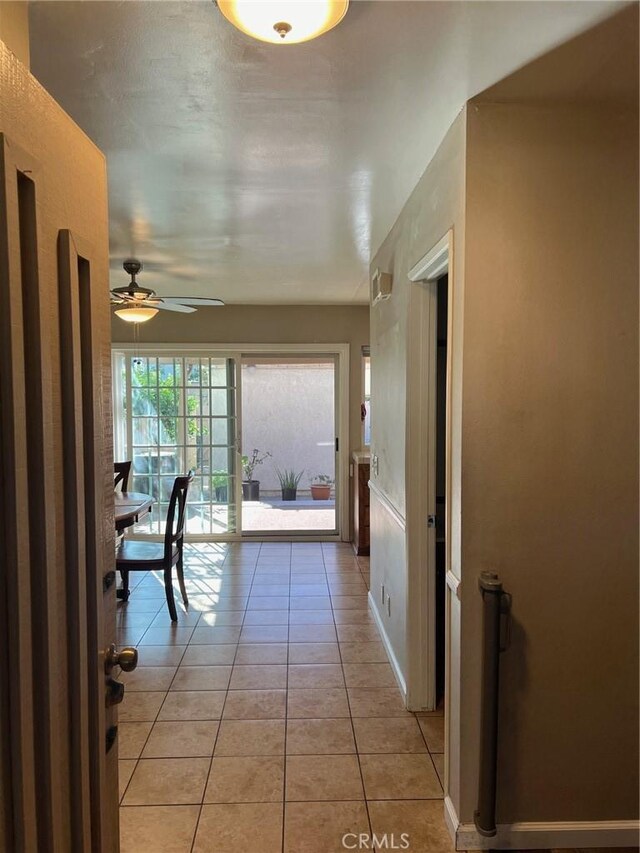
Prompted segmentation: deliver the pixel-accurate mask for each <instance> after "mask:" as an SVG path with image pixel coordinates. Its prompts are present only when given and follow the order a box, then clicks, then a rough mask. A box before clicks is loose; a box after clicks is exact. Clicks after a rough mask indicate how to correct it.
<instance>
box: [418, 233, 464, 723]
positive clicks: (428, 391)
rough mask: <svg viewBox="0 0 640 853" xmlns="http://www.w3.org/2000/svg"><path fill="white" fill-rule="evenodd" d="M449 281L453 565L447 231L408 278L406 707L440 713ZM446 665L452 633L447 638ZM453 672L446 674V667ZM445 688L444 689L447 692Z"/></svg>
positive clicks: (447, 532)
mask: <svg viewBox="0 0 640 853" xmlns="http://www.w3.org/2000/svg"><path fill="white" fill-rule="evenodd" d="M445 274H448V276H449V316H448V330H447V331H448V338H449V341H448V346H447V380H446V387H447V412H446V432H447V434H446V440H445V443H446V451H445V452H446V457H445V469H446V504H445V538H446V543H445V554H446V556H445V559H446V569H447V573H448V572H449V569H450V565H451V561H450V555H451V440H450V431H451V353H452V349H453V347H452V341H451V336H452V314H453V312H452V306H453V231H451V230H450V231H448V232H447V234H445V236H444V237H443V238H442V239H441V240H439V241H438V243H436V245H435V246H433V248H432V249H431V250H430V251H429V252H427V254H426V255H424V257H422V258H421V259H420V260H419V261H418V263H417V264H415V265H414V266H413V267H412V268H411V270H410V271H409V273H408V278H409V281H411V282H413V284H412V285H411V295H410V310H409V334H408V353H409V358H408V360H407V395H408V399H409V400H410V401H411V402H410V405H408V407H407V412H408V418H407V450H406V458H407V469H406V482H407V573H408V602H409V603H408V612H407V647H408V651H409V655H408V670H409V671H408V678H407V703H408V706H409V708H411V709H412V710H434V709H435V706H436V695H435V682H436V634H435V614H436V582H435V581H436V567H435V535H436V531H435V528H429V527H428V526H427V518H428V516H429V515H431V514H435V504H434V505H432V503H433V500H434V495H435V465H434V460H435V442H436V389H435V381H434V378H435V358H436V351H437V342H436V314H437V295H436V287H437V284H436V282H437V280H438V279H439V278H441V277H442V276H443V275H445ZM446 642H447V651H446V652H445V655H446V658H445V659H448V642H449V638H448V634H447V637H446ZM446 670H447V671H448V667H446ZM446 690H447V684H446V683H445V692H446Z"/></svg>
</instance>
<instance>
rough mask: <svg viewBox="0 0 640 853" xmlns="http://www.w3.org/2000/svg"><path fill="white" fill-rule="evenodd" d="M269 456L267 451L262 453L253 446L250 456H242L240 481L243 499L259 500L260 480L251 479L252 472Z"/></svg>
mask: <svg viewBox="0 0 640 853" xmlns="http://www.w3.org/2000/svg"><path fill="white" fill-rule="evenodd" d="M270 456H271V454H270V453H269V451H265V452H264V453H262V452H261V451H260V450H258V449H257V448H255V447H254V449H253V450H252V451H251V455H250V456H243V457H242V473H243V474H244V480H243V481H242V498H243V500H245V501H259V500H260V480H254V479H253V472H254V471H255V469H256V468H257V467H258V465H262V463H263V462H264V460H265V459H268V458H269V457H270Z"/></svg>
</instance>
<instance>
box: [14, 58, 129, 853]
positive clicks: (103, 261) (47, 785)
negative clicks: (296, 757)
mask: <svg viewBox="0 0 640 853" xmlns="http://www.w3.org/2000/svg"><path fill="white" fill-rule="evenodd" d="M0 121H1V124H0V463H1V466H2V469H1V474H2V483H1V486H0V518H1V519H2V534H1V535H0V585H1V588H0V602H1V603H0V621H1V622H2V627H0V631H1V632H2V636H1V638H0V639H1V640H2V641H3V642H4V650H5V658H6V660H7V661H9V666H6V667H2V668H0V739H1V745H2V755H1V759H0V760H1V771H2V775H1V784H0V790H1V791H2V794H3V808H2V810H1V811H0V818H1V819H2V822H3V825H2V829H1V830H0V839H2V843H3V849H7V850H12V851H16V853H19V852H20V851H29V853H30V851H34V850H37V851H38V853H49V851H89V850H91V851H104V853H111V851H116V850H117V845H118V841H117V837H118V824H117V767H116V765H117V746H116V747H115V748H113V749H112V750H110V751H109V753H108V754H107V752H106V746H105V731H106V729H108V727H109V725H110V724H111V722H112V719H111V717H110V716H109V714H108V713H107V710H106V708H105V675H104V661H103V651H104V649H105V648H106V646H107V644H108V642H111V641H113V639H114V636H115V616H114V613H115V603H114V595H115V589H114V588H113V587H112V588H111V590H110V591H109V592H107V593H106V594H105V595H103V593H102V579H103V576H104V575H105V573H107V572H108V571H109V570H110V569H112V568H113V561H114V552H113V546H114V542H113V540H114V527H113V480H112V468H111V462H112V454H111V427H110V424H111V419H110V412H109V399H110V398H109V387H110V371H109V367H110V362H109V336H110V335H109V331H110V330H109V319H110V318H109V303H108V279H107V270H108V256H107V251H108V241H107V227H106V226H107V218H106V180H105V170H104V159H103V158H102V155H101V154H100V152H98V151H97V150H96V149H95V146H93V144H92V143H91V142H90V141H89V140H87V139H86V137H84V135H83V134H82V132H81V131H80V130H79V129H78V128H77V127H76V126H75V125H74V124H73V122H71V120H70V119H69V118H68V117H67V116H66V115H65V114H64V113H63V111H62V110H61V109H60V108H59V107H58V106H57V104H55V102H54V101H53V100H52V99H51V98H50V96H49V95H48V94H47V93H46V92H45V91H44V90H43V89H42V88H41V87H40V86H39V84H38V83H37V81H35V80H34V78H32V77H31V76H30V75H29V74H28V72H27V70H26V69H25V68H24V67H23V66H22V65H20V63H19V62H17V60H16V59H15V57H13V56H12V55H11V54H10V53H9V52H8V51H7V50H6V49H5V48H4V46H3V45H2V43H0ZM70 227H71V228H72V230H73V233H74V234H79V235H80V234H81V235H82V240H80V239H79V238H77V237H73V236H72V233H71V232H70V231H68V230H67V229H69V228H70ZM114 586H115V585H114ZM112 717H113V718H114V719H115V714H112Z"/></svg>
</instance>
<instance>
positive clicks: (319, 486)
mask: <svg viewBox="0 0 640 853" xmlns="http://www.w3.org/2000/svg"><path fill="white" fill-rule="evenodd" d="M311 497H312V498H313V499H314V501H328V500H329V498H330V497H331V486H329V485H326V484H325V483H316V484H313V485H312V486H311Z"/></svg>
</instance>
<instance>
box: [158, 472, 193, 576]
mask: <svg viewBox="0 0 640 853" xmlns="http://www.w3.org/2000/svg"><path fill="white" fill-rule="evenodd" d="M194 473H195V472H194V471H189V473H188V474H185V475H184V476H183V477H176V479H175V480H174V483H173V489H171V498H170V499H169V507H168V509H167V526H166V527H165V531H164V556H165V559H170V558H171V552H172V551H173V546H174V545H175V543H176V542H181V541H182V537H183V535H184V524H185V520H186V515H187V513H186V509H187V493H188V491H189V486H190V485H191V482H192V481H193V475H194ZM176 510H177V512H176Z"/></svg>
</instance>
